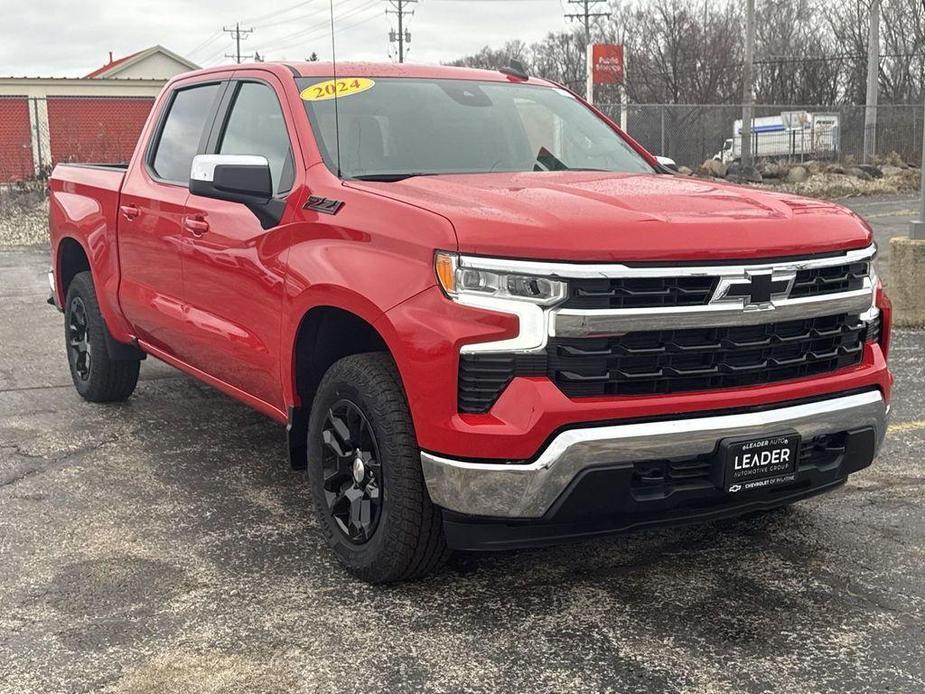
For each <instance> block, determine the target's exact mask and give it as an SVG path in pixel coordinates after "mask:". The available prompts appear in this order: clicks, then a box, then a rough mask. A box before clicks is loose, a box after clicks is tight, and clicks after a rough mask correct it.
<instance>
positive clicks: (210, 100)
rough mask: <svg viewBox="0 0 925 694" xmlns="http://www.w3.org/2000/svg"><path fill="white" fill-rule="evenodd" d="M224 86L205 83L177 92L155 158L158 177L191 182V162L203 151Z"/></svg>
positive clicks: (165, 121)
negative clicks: (201, 147)
mask: <svg viewBox="0 0 925 694" xmlns="http://www.w3.org/2000/svg"><path fill="white" fill-rule="evenodd" d="M220 86H221V85H219V84H217V83H216V84H204V85H202V86H200V87H189V88H187V89H181V90H179V91H177V92H176V94H175V95H174V97H173V100H172V101H171V103H170V110H169V111H168V113H167V118H166V119H165V120H164V125H163V127H162V128H161V132H160V138H159V139H158V142H157V145H156V149H155V150H154V157H153V158H152V160H151V168H152V169H153V170H154V173H155V174H156V175H157V176H158V178H162V179H164V180H165V181H170V182H171V183H179V184H181V185H186V184H188V183H189V174H190V166H191V165H192V163H193V157H195V156H196V154H197V153H198V152H199V145H200V142H201V141H202V136H203V131H204V130H205V127H206V124H207V122H208V120H209V118H210V117H211V115H212V107H213V104H214V103H215V99H216V98H217V97H218V94H219V87H220Z"/></svg>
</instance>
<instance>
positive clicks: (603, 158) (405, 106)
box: [298, 77, 653, 180]
mask: <svg viewBox="0 0 925 694" xmlns="http://www.w3.org/2000/svg"><path fill="white" fill-rule="evenodd" d="M350 80H353V81H354V82H357V83H359V82H361V81H362V82H364V88H363V89H361V90H360V89H353V90H351V89H350V86H349V85H350ZM341 82H345V84H346V86H345V87H344V88H343V89H340V88H339V89H338V90H337V91H338V93H341V94H344V96H340V97H339V98H338V99H337V114H338V122H339V131H340V132H339V136H338V134H337V132H336V130H335V122H334V115H335V109H334V99H333V98H329V96H328V95H325V94H324V87H325V85H330V84H331V83H330V80H326V79H324V78H318V77H313V78H303V79H301V80H298V83H299V88H300V89H301V90H302V95H303V103H304V105H305V109H306V112H307V114H308V117H309V120H310V121H311V124H312V128H313V129H314V132H315V136H316V138H317V140H318V142H319V144H320V145H321V150H322V154H323V156H324V158H325V163H326V164H327V165H328V167H329V168H330V169H331V170H332V171H337V168H338V164H339V168H340V171H341V175H342V176H343V177H344V178H369V179H373V178H379V179H381V180H398V179H399V178H401V177H402V176H407V175H417V174H452V173H488V172H494V171H507V172H518V171H563V170H568V169H572V170H585V171H587V170H599V171H621V172H645V173H652V171H653V170H652V167H650V166H649V164H648V163H646V161H645V160H644V159H643V158H642V157H641V156H640V155H639V154H638V153H637V152H636V151H635V150H633V148H632V147H630V146H629V144H628V143H627V142H626V140H624V139H623V138H622V137H621V136H620V135H619V134H617V133H616V132H615V131H614V130H613V129H612V128H611V127H610V126H609V125H608V124H607V123H605V122H604V121H603V120H601V119H600V118H599V117H598V116H597V115H596V114H595V113H594V112H593V111H591V110H590V109H588V108H587V106H585V105H584V104H582V103H581V102H580V101H578V100H577V99H576V98H575V97H573V96H572V95H571V94H569V93H568V92H566V91H565V90H562V89H557V88H553V87H541V86H536V85H529V84H515V83H510V82H488V81H476V80H456V79H411V78H403V79H395V78H376V79H373V80H359V79H357V78H350V77H347V78H342V77H338V84H340V83H341ZM369 82H372V86H369V84H368V83H369ZM338 144H339V150H340V151H339V152H338Z"/></svg>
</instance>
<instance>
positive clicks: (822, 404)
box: [421, 390, 889, 520]
mask: <svg viewBox="0 0 925 694" xmlns="http://www.w3.org/2000/svg"><path fill="white" fill-rule="evenodd" d="M888 416H889V407H888V405H887V404H886V402H885V401H884V399H883V396H882V394H881V392H880V391H879V390H868V391H865V392H861V393H853V394H850V395H843V396H840V397H833V398H828V399H824V400H817V401H813V402H804V403H801V404H794V405H789V406H783V407H777V408H774V409H764V410H755V411H750V412H744V413H731V414H730V413H721V414H716V415H712V416H699V417H690V418H683V419H678V418H674V419H664V420H661V421H649V422H641V423H630V424H616V425H612V426H595V427H585V428H573V429H568V430H565V431H562V432H560V433H559V434H557V435H556V436H554V438H552V440H551V441H550V442H549V443H548V445H547V446H546V447H545V448H543V449H542V450H541V452H540V454H539V456H538V457H537V458H535V459H534V460H532V461H528V462H510V463H480V462H470V461H465V460H458V459H452V458H446V457H442V456H439V455H435V454H432V453H427V452H423V453H422V454H421V461H422V466H423V471H424V478H425V480H426V482H427V488H428V491H429V492H430V496H431V499H433V501H434V503H436V504H438V505H439V506H441V507H443V508H444V509H447V510H448V511H450V512H452V513H456V514H464V515H465V516H467V517H471V516H477V517H486V518H494V519H510V520H515V519H520V520H523V519H543V518H544V517H545V518H546V519H547V520H548V519H549V518H550V517H551V514H552V515H554V514H555V512H556V510H557V509H556V508H555V507H557V506H561V505H562V503H561V499H562V498H563V496H564V494H565V493H566V491H567V490H568V489H569V488H570V487H572V486H574V484H573V483H575V482H576V481H579V478H581V477H583V476H585V477H586V476H587V474H586V473H588V472H589V471H595V470H598V469H600V470H606V471H608V472H609V473H613V474H612V475H611V478H610V482H609V484H611V485H612V484H619V485H622V486H623V487H627V488H625V489H611V490H608V491H607V492H606V496H607V497H608V498H609V499H613V500H617V501H619V499H621V498H623V499H625V503H624V504H622V505H623V506H626V505H629V504H635V503H641V502H644V501H646V500H645V499H641V498H637V497H638V495H636V496H634V495H633V493H632V492H631V490H630V489H629V488H628V487H629V482H630V479H631V478H632V475H633V472H634V470H635V468H636V466H637V465H638V464H639V463H644V462H645V461H669V460H671V459H680V458H683V459H691V458H692V457H696V456H701V459H702V460H704V461H705V464H706V465H709V464H710V461H711V456H712V457H715V456H716V452H717V449H718V444H719V442H720V440H722V439H725V438H730V437H740V436H755V437H760V436H763V435H767V434H773V433H777V432H780V431H782V430H791V429H792V430H796V431H797V432H798V433H799V434H800V435H801V436H802V439H803V441H812V440H814V439H815V438H816V437H820V436H824V435H836V434H837V435H844V436H845V437H846V440H847V441H848V442H849V443H850V442H851V441H852V440H853V441H854V443H851V444H850V446H849V448H850V450H847V452H846V453H845V455H843V456H842V458H841V459H838V460H837V461H835V462H834V463H833V462H832V461H829V463H828V464H827V467H826V468H825V469H822V470H812V471H806V472H803V471H802V469H801V470H800V471H798V478H797V481H796V484H797V485H798V486H799V487H800V489H791V490H789V492H791V493H796V492H798V491H800V490H802V491H803V492H806V491H808V490H811V489H815V488H818V487H820V486H823V485H826V484H828V485H832V484H835V483H837V482H839V481H843V479H844V477H845V475H847V474H848V473H849V472H853V471H854V470H856V469H860V468H862V467H865V466H866V465H869V464H870V462H871V460H872V459H873V457H874V455H876V451H877V449H878V448H879V446H880V443H881V442H882V440H883V436H884V434H885V433H886V427H887V420H888ZM862 434H863V435H862ZM862 443H863V446H862ZM862 448H863V450H861V449H862ZM714 462H715V461H714ZM821 473H824V474H821ZM700 484H701V486H705V487H709V488H708V489H700V490H696V489H695V490H693V491H699V492H701V493H700V494H699V498H700V499H704V498H705V497H704V495H706V496H707V497H709V500H710V501H711V502H713V503H715V504H722V503H726V504H727V505H731V504H734V503H737V498H734V497H733V496H732V495H729V494H726V493H725V492H723V491H722V489H721V488H720V486H721V485H719V484H718V483H716V484H714V483H712V482H710V481H709V479H708V480H706V481H703V480H701V482H700ZM675 491H676V490H675V489H671V490H669V492H670V493H669V494H668V496H672V495H674V492H675ZM681 491H682V492H683V491H684V490H681ZM688 491H691V490H688ZM787 491H788V490H786V489H784V490H782V493H787ZM751 494H758V493H757V492H752V493H751ZM621 495H622V496H621ZM803 495H804V496H805V495H806V493H804V494H803ZM682 497H683V494H682V495H681V497H678V498H682ZM695 497H697V495H695ZM617 501H614V504H613V505H614V507H617V506H619V505H620V504H619V503H617ZM650 501H655V502H656V503H649V504H644V506H645V509H644V512H647V510H646V509H649V510H651V511H654V512H656V515H658V512H668V511H669V509H671V508H672V507H673V504H671V503H666V499H665V498H662V499H654V500H650ZM597 503H598V505H600V501H598V502H597ZM604 506H607V504H606V503H604ZM674 506H676V504H674ZM612 510H613V511H619V508H614V509H607V508H604V509H603V510H602V513H601V514H598V515H599V516H606V515H607V514H608V513H609V512H610V511H612Z"/></svg>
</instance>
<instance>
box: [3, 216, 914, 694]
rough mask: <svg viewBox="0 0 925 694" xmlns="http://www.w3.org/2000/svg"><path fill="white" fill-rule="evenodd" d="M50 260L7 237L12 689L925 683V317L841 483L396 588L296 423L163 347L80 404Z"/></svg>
mask: <svg viewBox="0 0 925 694" xmlns="http://www.w3.org/2000/svg"><path fill="white" fill-rule="evenodd" d="M896 204H908V203H896V202H895V201H893V202H890V204H889V205H887V204H884V205H881V206H880V207H879V208H876V207H875V208H870V209H871V215H873V216H874V219H873V221H874V223H875V224H877V226H878V234H880V233H884V234H889V233H891V232H890V231H889V229H890V228H891V227H890V226H889V225H888V224H886V223H885V220H894V219H896V220H898V219H899V218H900V217H901V215H900V214H899V213H898V212H897V211H896V210H897V208H896ZM877 210H880V211H879V212H877ZM878 214H879V215H881V216H879V217H878V216H876V215H878ZM906 219H908V217H907V218H906ZM890 223H892V221H890ZM881 226H882V228H881ZM899 227H900V224H899V222H898V221H896V228H897V229H898V228H899ZM47 265H48V255H47V252H46V251H45V250H42V249H39V248H31V249H30V248H19V249H13V250H5V251H0V298H2V299H3V301H2V302H0V342H2V347H3V349H0V692H2V693H3V694H13V693H16V694H20V693H24V692H89V691H94V692H95V691H102V692H132V693H138V694H141V693H150V694H155V693H156V694H170V693H174V692H176V693H177V694H180V693H182V694H200V693H210V694H211V693H218V692H293V691H301V692H321V691H332V690H337V691H357V690H363V691H366V692H379V691H382V692H396V691H433V692H458V691H471V692H496V691H528V690H529V691H537V692H545V691H550V692H552V691H575V690H590V691H602V692H604V691H611V692H635V691H657V692H772V691H781V692H784V691H785V692H795V693H800V692H884V691H890V692H922V691H925V514H923V512H922V511H923V501H925V486H923V483H925V470H923V466H922V460H921V451H922V446H923V443H925V419H923V417H925V415H923V410H922V403H923V402H925V361H923V358H922V354H923V350H925V333H921V332H899V333H898V334H897V335H896V338H895V342H894V348H893V354H892V358H891V360H892V365H893V367H894V370H895V373H896V377H897V387H896V390H895V395H894V400H893V408H894V415H893V424H892V426H891V431H890V434H889V436H888V438H887V442H886V444H885V448H884V450H883V451H882V454H881V456H880V459H879V460H878V461H877V462H876V463H875V464H874V465H873V466H872V467H871V468H869V469H867V470H865V471H863V472H862V473H859V474H858V475H855V476H852V478H851V479H850V480H849V482H848V483H847V484H846V485H845V486H844V487H842V488H840V489H839V490H837V491H835V492H833V493H831V494H829V495H826V496H822V497H818V498H815V499H811V500H808V501H806V502H803V503H800V504H798V505H796V506H795V507H793V508H792V509H790V510H787V511H782V512H778V513H774V514H771V515H768V516H763V517H759V518H752V519H747V520H742V521H736V522H731V521H726V522H722V523H709V524H699V525H694V526H687V527H682V528H673V529H665V530H657V531H646V532H640V533H637V534H634V535H628V536H622V537H615V538H611V539H606V540H598V541H594V542H588V543H583V544H578V545H571V546H566V547H559V548H553V549H548V550H536V551H522V552H512V553H503V554H497V555H487V556H485V555H464V556H461V557H457V558H456V559H455V560H454V562H453V563H452V564H451V565H450V566H449V567H447V568H446V569H445V570H444V571H443V572H441V573H440V574H439V575H437V576H434V577H432V578H429V579H427V580H424V581H420V582H418V583H414V584H408V585H400V586H394V587H386V588H372V587H369V586H367V585H365V584H362V583H359V582H357V581H355V580H353V579H351V578H350V577H349V576H348V575H346V574H345V573H344V572H343V571H341V570H340V568H339V567H338V565H337V564H336V562H335V561H334V560H333V559H332V557H331V555H330V554H329V553H328V551H327V550H326V548H325V547H324V544H323V541H322V538H321V537H320V534H319V533H318V531H317V528H316V526H315V522H314V520H313V518H312V516H311V514H310V512H309V508H308V504H309V495H308V492H307V489H306V487H305V484H304V482H303V479H302V477H301V476H300V475H298V474H296V473H293V472H292V471H290V470H289V469H288V468H287V464H286V460H285V454H284V431H283V428H282V427H280V426H278V425H276V424H274V423H273V422H270V421H269V420H267V419H265V418H264V417H262V416H261V415H259V414H257V413H256V412H254V411H252V410H250V409H248V408H246V407H244V406H243V405H241V404H239V403H237V402H235V401H232V400H230V399H228V398H226V397H224V396H222V395H221V394H219V393H217V392H215V391H213V390H211V389H209V388H208V387H206V386H204V385H202V384H200V383H198V382H196V381H194V380H192V379H190V378H187V377H185V376H183V375H181V374H179V373H178V372H176V371H173V370H172V369H170V368H168V367H166V366H164V365H163V364H160V363H158V362H156V361H154V360H148V361H146V362H145V363H144V364H143V368H142V381H141V382H140V384H139V387H138V390H137V391H136V394H135V396H134V397H132V398H131V399H130V400H129V401H128V402H127V403H125V404H120V405H112V406H100V405H91V404H88V403H85V402H83V401H81V400H80V399H79V398H78V396H77V395H76V393H75V392H74V391H73V388H72V386H71V385H70V383H69V376H68V373H67V369H66V363H65V359H64V353H63V345H62V342H63V337H62V335H61V332H62V327H61V324H62V321H61V317H60V314H58V313H56V312H55V311H54V310H52V309H51V308H50V307H48V306H47V305H45V303H44V299H45V296H46V293H47V290H46V287H45V277H44V272H45V269H46V267H47Z"/></svg>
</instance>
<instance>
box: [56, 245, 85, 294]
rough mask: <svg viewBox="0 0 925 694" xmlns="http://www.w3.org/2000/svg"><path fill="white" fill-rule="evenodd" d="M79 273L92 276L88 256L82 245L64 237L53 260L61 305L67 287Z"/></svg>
mask: <svg viewBox="0 0 925 694" xmlns="http://www.w3.org/2000/svg"><path fill="white" fill-rule="evenodd" d="M79 272H89V273H90V275H91V277H92V276H93V267H92V266H91V265H90V256H89V255H88V254H87V251H86V249H85V248H84V247H83V244H81V243H80V241H78V240H77V239H75V238H74V237H73V236H65V237H64V238H62V239H61V240H60V241H59V242H58V252H57V254H56V258H55V277H56V279H57V284H58V287H57V291H58V296H59V297H60V302H61V305H62V306H63V305H64V301H65V299H66V298H67V290H68V287H70V286H71V282H72V281H73V280H74V277H75V276H76V275H77V273H79Z"/></svg>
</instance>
